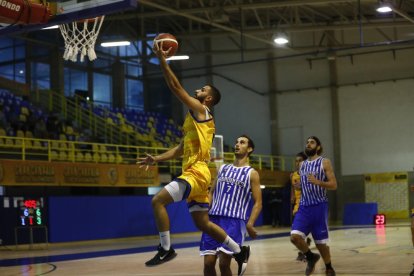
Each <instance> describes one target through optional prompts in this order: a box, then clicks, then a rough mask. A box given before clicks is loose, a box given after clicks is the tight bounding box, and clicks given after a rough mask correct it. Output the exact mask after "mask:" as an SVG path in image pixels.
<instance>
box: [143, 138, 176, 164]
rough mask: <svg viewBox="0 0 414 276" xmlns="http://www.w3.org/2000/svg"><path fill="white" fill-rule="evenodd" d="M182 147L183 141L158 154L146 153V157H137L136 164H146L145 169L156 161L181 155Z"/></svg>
mask: <svg viewBox="0 0 414 276" xmlns="http://www.w3.org/2000/svg"><path fill="white" fill-rule="evenodd" d="M183 148H184V144H183V141H181V142H180V144H178V145H177V146H175V147H173V148H171V149H169V150H167V151H166V152H164V153H161V154H159V155H156V156H153V155H150V154H148V153H147V156H146V157H142V158H138V161H137V164H138V165H140V166H139V167H140V168H141V167H143V166H146V168H145V169H146V170H147V169H148V166H150V165H155V164H156V163H157V162H162V161H167V160H170V159H174V158H177V157H180V156H181V155H183Z"/></svg>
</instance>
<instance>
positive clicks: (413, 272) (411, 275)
mask: <svg viewBox="0 0 414 276" xmlns="http://www.w3.org/2000/svg"><path fill="white" fill-rule="evenodd" d="M413 265H414V264H413ZM410 276H414V268H413V271H411V273H410Z"/></svg>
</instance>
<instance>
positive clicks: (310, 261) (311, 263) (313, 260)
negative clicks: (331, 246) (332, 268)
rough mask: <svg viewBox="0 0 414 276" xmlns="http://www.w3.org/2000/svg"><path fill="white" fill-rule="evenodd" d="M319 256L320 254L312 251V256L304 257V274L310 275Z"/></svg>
mask: <svg viewBox="0 0 414 276" xmlns="http://www.w3.org/2000/svg"><path fill="white" fill-rule="evenodd" d="M320 258H321V255H319V254H316V253H313V254H312V258H306V261H307V262H308V265H307V266H306V271H305V275H307V276H308V275H311V274H312V273H313V272H314V271H315V266H316V263H317V262H318V261H319V259H320Z"/></svg>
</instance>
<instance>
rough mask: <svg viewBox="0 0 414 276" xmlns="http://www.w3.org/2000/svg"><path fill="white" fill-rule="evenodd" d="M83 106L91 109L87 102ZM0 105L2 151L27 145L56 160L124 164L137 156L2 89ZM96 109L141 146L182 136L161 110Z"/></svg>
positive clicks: (175, 140)
mask: <svg viewBox="0 0 414 276" xmlns="http://www.w3.org/2000/svg"><path fill="white" fill-rule="evenodd" d="M81 105H82V106H84V107H85V108H91V107H90V106H89V105H88V103H86V102H81ZM0 107H1V110H0V151H1V148H3V149H5V148H10V149H15V150H16V151H18V150H19V148H22V147H24V148H25V149H26V150H29V151H31V152H34V153H36V152H39V156H41V155H43V156H47V155H49V158H50V160H54V161H77V162H105V163H122V162H132V161H131V160H134V159H135V158H136V154H135V156H134V154H131V152H129V151H126V152H119V150H115V147H112V146H109V147H107V146H105V145H102V144H101V145H98V144H94V142H98V140H94V139H96V137H95V138H94V137H93V136H92V134H91V132H90V131H88V130H79V129H77V127H76V122H75V123H72V122H71V121H70V120H68V119H65V118H63V116H61V115H60V114H53V113H52V114H50V113H48V112H47V111H45V110H42V109H41V108H39V107H38V106H36V105H34V104H32V103H31V102H30V101H28V100H27V99H26V98H23V97H20V96H17V95H15V94H13V93H11V92H9V91H7V90H4V89H1V88H0ZM92 108H93V112H94V114H96V115H98V116H102V117H103V118H104V119H105V121H106V122H107V123H110V124H114V125H119V126H120V128H119V129H120V130H121V131H122V132H126V133H130V134H133V136H132V137H134V139H136V140H137V141H140V142H141V143H138V144H137V145H141V146H142V145H143V146H149V147H157V148H168V147H171V146H173V145H176V144H178V143H179V141H180V139H181V130H180V127H179V126H177V125H176V124H175V123H174V121H173V120H171V119H167V118H165V117H164V116H163V115H161V114H159V113H156V112H144V111H138V110H132V109H118V108H114V109H108V108H107V107H103V106H99V105H94V106H93V107H92ZM1 117H3V118H1ZM17 138H18V139H17ZM99 138H101V137H99ZM102 140H104V139H102V138H101V140H99V142H102ZM76 142H87V143H91V144H90V149H88V148H85V147H88V146H87V144H85V143H83V144H80V143H76ZM49 146H50V148H49ZM39 158H40V159H41V158H43V157H39ZM128 160H129V161H128Z"/></svg>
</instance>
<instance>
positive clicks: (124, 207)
mask: <svg viewBox="0 0 414 276" xmlns="http://www.w3.org/2000/svg"><path fill="white" fill-rule="evenodd" d="M151 198H152V197H151V196H119V197H118V196H115V197H114V196H99V197H96V196H95V197H92V196H76V197H75V196H68V197H50V198H49V241H50V242H69V241H82V240H96V239H109V238H121V237H131V236H144V235H157V234H158V231H157V229H156V225H155V221H154V217H153V213H152V207H151ZM167 210H168V213H169V216H170V219H171V233H179V232H190V231H191V232H192V231H197V229H196V228H195V226H194V224H193V221H192V219H191V216H190V214H189V212H188V209H187V206H186V203H185V202H180V203H174V204H171V205H170V206H168V208H167Z"/></svg>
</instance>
